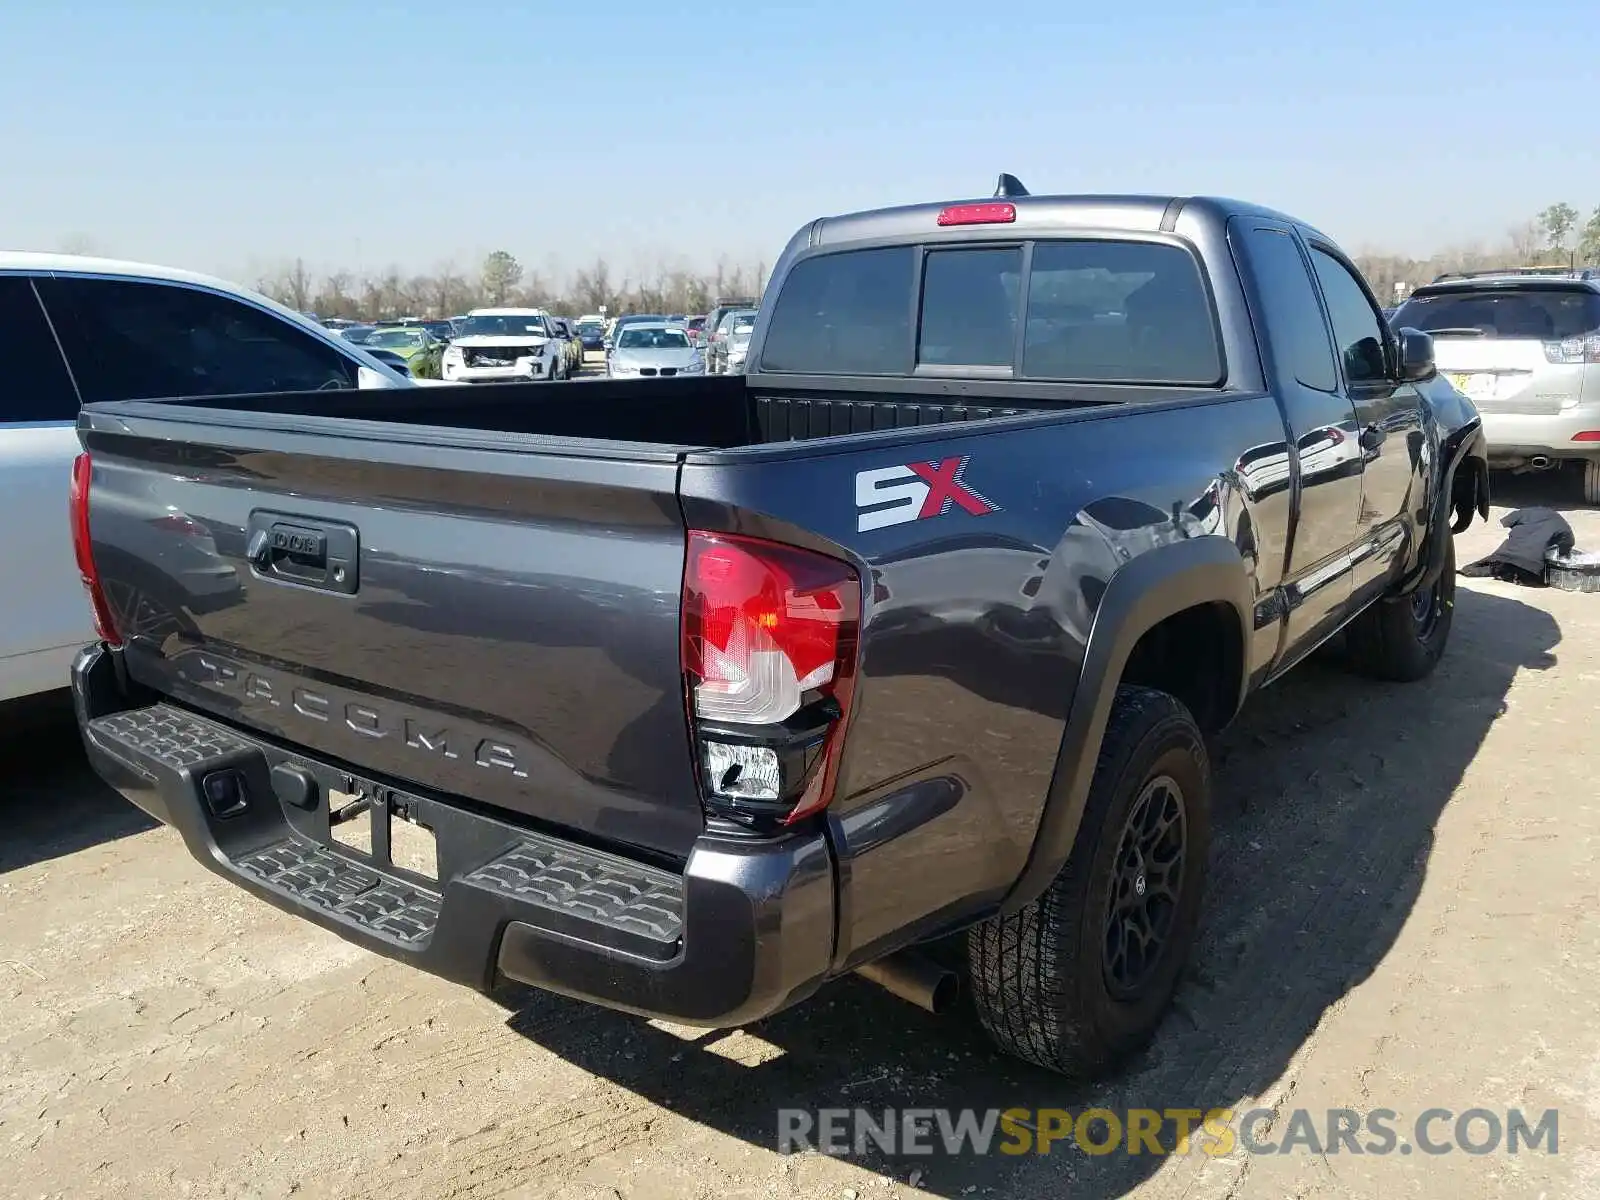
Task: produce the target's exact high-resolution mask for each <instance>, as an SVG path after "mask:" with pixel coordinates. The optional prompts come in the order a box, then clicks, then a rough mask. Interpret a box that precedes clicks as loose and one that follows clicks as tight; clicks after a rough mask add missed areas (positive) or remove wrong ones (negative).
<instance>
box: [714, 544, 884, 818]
mask: <svg viewBox="0 0 1600 1200" xmlns="http://www.w3.org/2000/svg"><path fill="white" fill-rule="evenodd" d="M860 624H861V579H860V577H859V576H858V575H857V573H856V571H855V569H854V568H853V567H851V566H850V565H849V564H848V563H844V562H840V561H839V560H838V559H834V558H829V557H827V556H826V555H822V554H816V553H814V552H812V551H809V550H801V549H798V548H796V547H793V546H784V545H780V544H778V543H776V542H768V541H764V540H761V539H758V538H749V537H740V536H735V535H732V534H717V533H704V532H701V531H699V530H691V531H690V532H689V542H688V556H687V560H686V562H685V566H684V589H683V668H684V674H685V678H686V684H687V688H688V703H689V709H690V725H691V728H692V730H693V734H694V739H695V744H696V750H697V752H698V759H699V768H700V776H701V784H702V788H703V790H704V793H705V800H706V805H707V808H708V810H709V811H711V812H712V813H714V814H715V815H719V816H723V817H727V818H730V819H732V820H734V821H737V822H739V823H741V824H744V825H747V826H750V827H753V828H761V827H763V826H770V825H772V824H774V823H777V824H793V823H794V822H796V821H799V820H801V819H802V818H804V817H807V816H809V815H811V814H812V813H815V812H818V811H820V810H821V809H822V808H824V807H826V806H827V804H828V802H829V801H830V800H832V798H833V789H834V785H835V782H836V780H837V776H838V770H839V759H840V754H841V750H842V747H843V741H844V730H845V726H846V725H847V724H848V722H849V717H850V698H851V694H852V691H853V689H854V683H855V675H856V652H857V638H858V634H859V631H860Z"/></svg>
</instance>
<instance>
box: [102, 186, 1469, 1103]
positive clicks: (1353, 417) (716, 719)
mask: <svg viewBox="0 0 1600 1200" xmlns="http://www.w3.org/2000/svg"><path fill="white" fill-rule="evenodd" d="M749 363H750V370H749V373H748V375H745V376H734V377H725V378H711V379H708V378H703V377H695V376H690V377H685V378H676V379H656V380H649V381H633V380H629V381H617V382H594V383H589V382H575V383H570V384H560V385H556V386H553V387H552V386H549V385H545V386H533V387H523V386H519V385H497V386H492V387H491V386H478V387H474V386H470V385H468V386H456V387H437V388H430V389H418V390H416V391H405V392H397V391H385V392H381V393H375V392H329V391H322V392H310V393H291V394H281V395H273V396H247V397H237V398H231V399H215V398H210V399H206V400H203V401H195V402H186V401H184V400H182V399H174V400H169V401H144V402H128V403H107V404H94V405H90V406H88V407H86V408H85V409H84V411H83V414H82V417H81V419H80V421H79V431H80V434H81V440H82V445H83V450H84V453H83V456H82V457H81V458H80V459H79V461H78V463H77V465H76V468H75V471H74V487H73V508H72V513H73V531H74V536H75V540H76V545H77V549H78V556H79V564H80V567H81V570H82V574H83V577H84V581H85V584H86V586H87V588H88V591H89V593H90V597H91V599H92V602H93V605H94V609H95V611H96V614H97V618H98V623H99V631H100V641H99V642H98V643H97V644H95V645H93V646H90V647H88V648H87V649H85V650H84V651H83V652H82V654H81V655H80V656H79V658H78V660H77V663H76V666H75V669H74V675H73V685H74V688H75V692H76V700H77V706H78V715H79V718H80V721H81V723H82V728H83V736H84V740H85V742H86V744H87V746H88V751H89V754H90V756H91V758H92V759H93V761H94V764H95V766H96V768H97V769H98V770H99V771H100V772H101V773H102V774H103V775H104V777H105V778H106V779H107V780H109V781H110V782H111V783H113V784H114V785H115V786H116V787H118V788H119V789H121V791H122V792H123V793H124V794H125V795H126V796H127V797H128V798H129V799H131V800H132V801H133V802H134V803H136V804H138V805H139V806H140V807H142V808H144V809H145V810H146V811H148V812H150V813H152V814H153V815H155V816H156V817H158V818H159V819H161V820H162V821H166V822H168V823H170V824H171V825H173V826H174V827H175V828H176V829H177V830H178V831H179V832H180V833H181V834H182V835H183V837H184V839H185V841H186V843H187V844H188V847H189V849H190V850H191V851H192V852H193V854H194V856H195V857H196V858H197V859H198V860H199V861H200V862H201V863H202V864H203V865H204V866H206V867H207V868H209V869H210V870H212V871H215V872H217V873H219V874H221V875H223V876H225V877H227V878H228V879H230V880H232V881H233V882H235V883H237V884H238V885H239V886H241V887H243V888H245V889H247V890H249V891H250V892H252V893H254V894H255V895H257V896H259V897H260V898H262V899H264V900H266V901H268V902H269V903H272V904H275V905H278V906H280V907H282V908H284V909H287V910H289V911H292V912H295V913H298V914H299V915H301V916H303V917H305V918H306V919H307V920H310V921H313V922H315V923H317V924H319V925H322V926H324V927H326V928H328V929H332V930H335V931H336V932H338V933H339V934H341V935H343V936H344V937H347V938H349V939H350V940H351V941H353V942H356V943H358V944H360V945H363V946H366V947H368V948H370V949H372V950H374V951H377V952H378V953H380V954H385V955H389V956H391V957H393V958H396V959H399V960H401V961H403V962H408V963H411V964H413V965H415V966H416V967H419V968H421V969H423V970H426V971H431V972H435V973H437V974H439V975H441V976H444V977H446V978H448V979H451V980H455V981H458V982H460V983H462V984H467V985H471V986H474V987H479V988H489V987H492V986H494V985H495V984H497V983H498V982H500V981H502V980H503V979H510V980H516V981H521V982H523V983H528V984H534V985H537V986H539V987H542V988H548V989H551V990H553V991H556V992H561V993H564V994H566V995H569V996H575V997H581V998H584V999H586V1000H591V1001H594V1002H597V1003H600V1004H604V1005H610V1006H612V1007H615V1008H618V1009H624V1010H628V1011H631V1012H635V1013H642V1014H651V1015H658V1016H662V1017H666V1018H669V1019H672V1020H677V1021H682V1022H689V1023H700V1024H706V1025H732V1024H738V1023H743V1022H747V1021H751V1020H754V1019H756V1018H760V1017H762V1016H765V1015H767V1014H769V1013H772V1012H774V1011H776V1010H779V1009H782V1008H784V1007H785V1006H787V1005H791V1004H794V1003H796V1002H798V1001H801V1000H803V999H805V998H806V997H808V996H809V995H811V994H812V993H813V992H815V991H816V990H817V989H818V987H820V986H821V985H823V984H824V983H825V982H826V981H828V980H829V979H832V978H835V977H838V976H841V975H844V974H845V973H847V972H853V971H854V972H860V973H862V974H863V975H866V976H868V977H869V978H872V979H874V980H876V981H877V982H880V983H882V984H884V985H885V986H887V987H889V988H890V989H891V990H893V991H895V992H897V993H898V994H900V995H903V996H906V997H908V998H911V999H914V1000H917V1001H919V1002H920V1003H923V1004H924V1005H926V1006H929V1007H937V1006H938V1005H940V1004H942V1003H943V1002H944V1001H945V1000H946V999H947V998H948V996H949V994H950V992H951V986H952V981H955V980H958V979H959V978H960V975H961V974H962V973H963V972H959V971H957V972H952V971H951V970H950V969H949V961H948V956H947V955H946V951H947V950H948V949H949V948H950V947H953V946H960V945H963V943H962V942H961V941H959V940H958V939H954V938H948V937H947V936H946V935H951V934H955V933H962V932H964V933H965V940H964V947H965V960H966V961H965V971H964V974H965V975H966V977H967V978H968V979H969V981H970V987H971V988H972V993H973V996H974V999H975V1003H976V1006H977V1009H978V1012H979V1013H980V1014H981V1016H982V1019H983V1021H984V1023H985V1025H986V1026H987V1028H988V1030H989V1031H990V1033H992V1034H993V1036H994V1038H995V1039H996V1041H997V1042H998V1043H999V1044H1000V1045H1001V1046H1002V1047H1004V1048H1005V1049H1007V1050H1009V1051H1011V1052H1013V1053H1015V1054H1018V1055H1021V1056H1023V1057H1025V1058H1028V1059H1030V1060H1032V1061H1035V1062H1038V1063H1041V1064H1044V1065H1047V1066H1050V1067H1054V1068H1058V1069H1062V1070H1068V1071H1073V1072H1092V1071H1095V1070H1098V1069H1101V1068H1102V1067H1104V1066H1106V1065H1107V1064H1109V1063H1111V1062H1112V1061H1113V1060H1115V1059H1117V1058H1118V1057H1119V1056H1120V1055H1122V1054H1124V1053H1126V1052H1127V1051H1129V1050H1131V1049H1132V1048H1134V1047H1136V1046H1138V1045H1139V1044H1140V1043H1142V1042H1143V1041H1145V1040H1147V1039H1148V1038H1149V1036H1150V1035H1151V1031H1152V1030H1153V1029H1154V1028H1155V1026H1156V1024H1157V1021H1158V1020H1159V1018H1160V1016H1161V1013H1162V1010H1163V1008H1164V1007H1165V1006H1166V1005H1167V1003H1168V1001H1169V1000H1170V997H1171V995H1172V992H1173V989H1174V988H1175V986H1176V983H1177V979H1178V976H1179V974H1180V972H1181V970H1182V967H1183V963H1184V959H1185V955H1186V953H1187V950H1188V947H1189V944H1190V943H1191V941H1192V939H1193V936H1194V933H1195V927H1196V922H1197V919H1198V915H1199V912H1200V906H1201V892H1202V884H1203V880H1204V876H1205V873H1206V863H1207V855H1208V847H1209V834H1210V826H1211V797H1210V776H1209V767H1208V761H1207V755H1206V741H1205V739H1206V737H1207V736H1208V735H1210V734H1212V733H1214V732H1215V731H1216V730H1218V729H1219V728H1221V727H1222V726H1223V725H1225V724H1226V723H1227V722H1228V721H1229V720H1230V719H1231V718H1232V717H1233V716H1234V714H1235V713H1236V712H1237V711H1238V709H1239V707H1240V705H1241V703H1242V702H1243V701H1244V699H1245V698H1246V697H1247V696H1249V695H1250V694H1251V693H1252V692H1254V691H1256V690H1257V689H1259V688H1261V687H1264V686H1266V685H1267V684H1269V683H1271V682H1272V681H1273V680H1274V679H1275V678H1277V677H1278V676H1280V675H1282V674H1283V673H1284V672H1285V671H1287V670H1288V669H1289V668H1290V667H1292V666H1293V665H1294V664H1295V663H1296V662H1298V661H1299V660H1300V659H1302V658H1304V657H1305V656H1306V655H1307V654H1308V653H1310V652H1311V651H1312V650H1313V649H1314V648H1315V647H1317V646H1318V645H1319V644H1320V643H1322V642H1323V641H1325V640H1326V639H1328V638H1329V637H1330V636H1331V635H1333V634H1334V633H1336V632H1338V631H1340V630H1341V629H1343V630H1345V631H1346V633H1347V638H1346V642H1347V646H1348V654H1349V657H1350V659H1351V661H1352V662H1353V664H1354V665H1356V666H1358V667H1359V668H1361V669H1364V670H1365V671H1367V672H1369V673H1370V674H1372V675H1375V676H1378V677H1381V678H1385V679H1397V680H1412V679H1420V678H1421V677H1423V676H1425V675H1427V674H1428V672H1429V671H1430V670H1431V669H1432V667H1433V665H1434V663H1435V662H1436V661H1437V660H1438V658H1439V656H1440V654H1441V653H1442V652H1443V650H1444V647H1445V641H1446V639H1447V637H1448V635H1449V632H1450V622H1451V602H1452V595H1453V590H1454V557H1453V550H1452V545H1453V543H1452V538H1451V534H1452V531H1459V530H1460V529H1462V528H1465V527H1466V525H1467V524H1468V523H1469V522H1470V521H1471V519H1472V516H1473V514H1474V513H1475V512H1476V513H1478V514H1479V515H1482V516H1486V515H1487V502H1488V493H1487V473H1486V470H1485V467H1484V460H1485V447H1484V442H1483V437H1482V433H1481V430H1480V427H1479V420H1478V416H1477V414H1476V412H1475V411H1474V410H1473V408H1472V407H1471V405H1470V404H1468V403H1467V402H1466V401H1465V400H1464V399H1463V398H1462V396H1461V395H1460V394H1459V393H1457V392H1456V391H1455V390H1454V389H1453V388H1451V387H1450V386H1449V385H1448V383H1446V382H1445V381H1443V380H1441V379H1439V378H1438V377H1437V376H1436V373H1435V371H1434V369H1433V358H1432V347H1431V343H1430V341H1429V339H1428V338H1427V337H1426V336H1425V335H1422V334H1418V333H1416V332H1414V331H1408V330H1400V331H1398V332H1392V331H1390V330H1389V329H1388V327H1387V326H1386V325H1385V323H1384V322H1383V320H1382V319H1381V317H1380V316H1379V308H1378V305H1377V303H1376V302H1375V301H1374V299H1373V297H1372V295H1371V294H1370V292H1369V290H1368V288H1367V287H1366V285H1365V283H1364V282H1363V280H1362V278H1361V276H1360V275H1359V274H1358V273H1357V272H1356V270H1355V269H1354V268H1353V267H1352V266H1351V265H1350V262H1349V260H1348V259H1347V258H1346V257H1345V256H1344V255H1343V254H1342V253H1341V252H1340V251H1339V250H1338V248H1337V247H1336V246H1335V245H1334V244H1333V243H1332V242H1331V241H1330V240H1329V239H1328V238H1326V237H1325V236H1323V235H1322V234H1320V233H1318V232H1317V231H1316V230H1314V229H1311V228H1309V227H1308V226H1306V225H1304V224H1302V223H1300V222H1298V221H1296V220H1293V219H1292V218H1290V217H1287V216H1284V215H1282V214H1279V213H1275V212H1270V211H1266V210H1263V209H1260V208H1255V207H1251V206H1248V205H1243V204H1238V203H1234V202H1230V201H1223V200H1214V199H1198V198H1197V199H1182V198H1172V199H1169V198H1165V197H1162V198H1148V197H1036V196H1031V195H1028V194H1026V193H1025V192H1023V190H1022V189H1021V188H1020V187H1019V186H1016V185H1015V184H1014V183H1007V182H1005V181H1003V182H1002V187H1001V192H1000V194H998V195H996V196H994V197H991V198H987V199H983V200H978V201H971V202H958V203H950V204H928V205H918V206H913V207H907V208H897V209H890V210H886V211H879V212H867V213H861V214H857V215H852V216H844V217H838V218H829V219H825V220H819V221H816V222H814V223H812V224H810V225H808V226H806V227H805V228H804V229H802V230H801V231H800V232H799V233H798V234H797V235H796V236H795V238H794V239H793V241H792V242H791V243H790V244H789V247H788V249H787V251H786V252H785V253H784V255H783V257H782V259H781V260H780V261H779V263H778V265H777V267H776V269H775V271H774V275H773V282H772V285H771V287H770V289H769V291H768V295H767V298H766V300H765V302H764V304H763V307H762V310H761V314H760V318H759V321H758V324H757V328H756V331H755V335H754V338H753V341H752V343H751V349H750V358H749ZM935 941H937V949H936V951H935V952H933V953H930V952H929V950H928V948H927V944H928V943H933V942H935ZM919 947H921V948H920V949H919Z"/></svg>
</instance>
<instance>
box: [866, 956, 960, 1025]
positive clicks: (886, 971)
mask: <svg viewBox="0 0 1600 1200" xmlns="http://www.w3.org/2000/svg"><path fill="white" fill-rule="evenodd" d="M856 974H857V975H859V976H861V978H863V979H866V980H869V981H870V982H872V983H875V984H877V985H878V986H879V987H881V988H883V990H884V991H886V992H889V993H890V994H892V995H895V996H898V997H900V999H902V1000H908V1001H910V1002H911V1003H912V1004H915V1005H916V1006H917V1007H918V1008H921V1009H923V1010H925V1011H927V1012H930V1013H934V1014H936V1015H937V1014H939V1013H944V1012H948V1011H949V1010H950V1008H951V1007H952V1006H953V1005H954V1004H955V1002H956V997H957V995H958V994H959V993H960V990H961V983H960V980H959V979H958V978H957V976H956V973H955V972H954V971H952V970H950V969H949V968H948V967H942V966H940V965H939V964H938V963H936V962H933V961H932V960H931V959H928V958H926V957H924V956H923V955H921V954H917V953H915V952H913V951H909V950H902V951H901V952H900V953H898V954H891V955H889V956H888V957H887V958H880V959H879V960H878V961H877V962H870V963H866V964H864V965H862V966H859V967H857V968H856Z"/></svg>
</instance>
